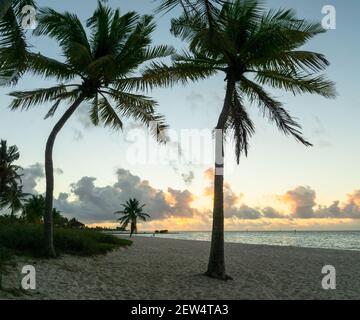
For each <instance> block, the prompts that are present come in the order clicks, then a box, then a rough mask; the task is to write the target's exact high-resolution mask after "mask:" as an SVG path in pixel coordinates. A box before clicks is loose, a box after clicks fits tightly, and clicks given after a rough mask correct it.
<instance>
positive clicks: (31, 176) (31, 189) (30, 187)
mask: <svg viewBox="0 0 360 320" xmlns="http://www.w3.org/2000/svg"><path fill="white" fill-rule="evenodd" d="M22 173H23V176H22V177H21V180H22V185H23V192H25V193H30V194H38V191H37V190H36V187H37V185H38V184H39V182H40V180H41V179H44V178H45V168H44V165H43V164H41V163H35V164H33V165H31V166H29V167H26V168H25V169H24V170H23V172H22ZM54 173H55V174H56V175H62V174H63V173H64V171H63V170H62V169H60V168H55V169H54Z"/></svg>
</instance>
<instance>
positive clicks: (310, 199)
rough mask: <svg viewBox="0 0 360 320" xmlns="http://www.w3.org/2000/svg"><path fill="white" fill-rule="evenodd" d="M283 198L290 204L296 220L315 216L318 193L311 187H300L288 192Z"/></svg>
mask: <svg viewBox="0 0 360 320" xmlns="http://www.w3.org/2000/svg"><path fill="white" fill-rule="evenodd" d="M282 198H283V200H284V201H285V202H286V203H288V204H290V206H291V209H292V215H293V217H294V218H300V219H307V218H312V217H313V216H314V209H313V208H314V207H315V205H316V202H315V199H316V192H315V191H314V190H312V189H311V188H310V187H304V186H298V187H296V188H295V189H294V190H289V191H288V192H286V193H285V194H284V195H283V197H282Z"/></svg>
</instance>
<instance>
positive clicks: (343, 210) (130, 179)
mask: <svg viewBox="0 0 360 320" xmlns="http://www.w3.org/2000/svg"><path fill="white" fill-rule="evenodd" d="M56 173H57V174H61V173H62V171H61V170H60V169H57V170H56ZM204 176H205V178H206V179H207V181H208V185H207V186H206V187H205V188H204V194H205V196H207V198H208V199H209V198H210V199H212V198H213V180H214V171H213V169H211V168H210V169H207V170H206V171H205V172H204ZM43 178H44V167H43V165H42V164H40V163H36V164H34V165H32V166H29V167H27V168H25V169H24V176H23V184H24V192H28V193H33V194H36V193H37V191H36V187H37V184H38V183H39V181H40V180H41V179H43ZM188 178H189V179H192V178H193V177H191V174H189V177H188ZM96 180H97V179H96V178H95V177H88V176H85V177H82V178H81V179H79V181H77V182H75V183H73V184H71V191H70V192H69V193H61V194H60V195H59V196H58V198H57V199H54V206H55V207H56V208H57V209H58V210H60V211H62V212H63V213H64V214H65V215H67V216H69V217H73V216H74V217H76V218H78V219H80V220H81V221H83V222H85V223H89V224H90V223H102V222H104V221H113V222H115V220H116V217H115V216H114V214H113V212H115V211H117V210H119V209H121V208H122V206H121V204H122V203H125V202H126V201H127V200H128V199H129V198H130V197H131V198H137V199H139V201H140V202H141V203H144V204H146V206H145V211H146V212H147V213H149V214H150V215H151V221H152V224H151V225H154V226H155V225H163V224H164V221H173V222H175V221H178V224H177V225H178V228H181V226H183V225H184V226H185V225H186V224H191V222H192V221H193V222H194V223H195V225H196V226H199V227H201V228H203V227H204V226H205V225H206V224H207V225H208V226H209V227H210V226H211V215H212V212H211V210H209V209H201V210H200V209H197V208H194V207H193V206H192V204H193V202H194V201H195V199H196V196H195V195H194V194H193V193H192V192H190V191H189V190H187V189H184V190H177V189H174V188H171V187H168V188H166V189H165V190H160V189H157V188H154V187H153V186H152V185H151V184H150V182H149V181H147V180H142V179H141V178H140V177H139V176H137V175H134V174H132V173H131V172H130V171H128V170H125V169H118V170H117V172H116V179H115V181H114V183H113V184H110V185H106V186H97V185H96ZM243 198H244V197H243V194H242V193H237V192H235V191H234V190H233V189H232V188H231V186H230V184H229V183H226V182H225V183H224V215H225V218H226V220H227V221H238V222H239V221H245V222H244V223H247V222H246V221H249V223H250V222H251V221H253V222H254V223H255V221H256V220H260V221H263V223H265V222H266V221H268V222H266V223H270V224H271V222H269V221H274V220H276V221H278V223H280V221H283V222H281V223H284V224H285V223H287V224H288V225H291V224H292V223H295V222H294V221H300V220H302V221H303V223H306V221H307V220H308V221H310V220H311V219H313V221H318V220H316V219H320V220H321V219H333V220H334V221H336V219H358V220H360V190H355V191H353V192H352V193H350V194H348V196H347V199H346V200H345V201H344V202H340V201H338V200H336V201H333V203H332V204H331V205H329V206H321V205H318V204H317V203H316V192H315V190H313V189H312V188H310V187H308V186H297V187H296V188H294V189H292V190H289V191H287V192H286V193H285V194H283V195H280V196H278V199H279V200H280V201H281V202H282V203H283V204H287V205H288V206H289V208H290V210H289V212H285V213H283V212H279V211H278V210H277V209H275V208H274V207H270V206H267V207H258V206H257V207H252V206H250V205H249V204H247V203H245V202H244V199H243ZM180 221H181V222H180ZM260 221H259V224H257V225H259V226H260V225H263V224H262V223H261V224H260ZM327 221H329V220H327Z"/></svg>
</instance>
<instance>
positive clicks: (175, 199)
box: [54, 169, 197, 223]
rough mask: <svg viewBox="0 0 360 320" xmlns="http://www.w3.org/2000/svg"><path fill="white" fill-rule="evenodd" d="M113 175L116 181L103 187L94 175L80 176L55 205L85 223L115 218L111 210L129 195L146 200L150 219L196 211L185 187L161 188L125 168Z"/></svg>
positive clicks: (183, 214)
mask: <svg viewBox="0 0 360 320" xmlns="http://www.w3.org/2000/svg"><path fill="white" fill-rule="evenodd" d="M116 175H117V181H116V182H115V183H114V184H113V185H108V186H105V187H97V186H96V185H95V181H96V178H94V177H83V178H81V179H80V180H79V181H78V182H76V183H74V184H72V190H71V193H70V194H64V193H62V194H60V196H59V197H58V199H55V201H54V206H55V207H56V208H57V209H58V210H60V211H62V212H64V213H65V214H67V215H71V216H75V217H77V218H79V219H81V220H82V221H84V222H86V223H91V222H96V221H105V220H115V216H114V214H113V212H115V211H116V210H119V209H121V208H122V206H121V204H122V203H124V202H125V201H126V200H128V199H129V198H137V199H138V200H139V201H140V202H141V203H144V204H146V206H145V208H144V210H145V211H146V212H147V213H149V214H150V216H151V218H152V219H153V220H162V219H166V218H169V217H187V218H189V217H192V216H193V215H194V214H195V213H197V210H196V209H194V208H192V207H191V203H192V202H193V200H194V195H193V194H192V193H191V192H190V191H188V190H176V189H172V188H168V190H167V191H166V192H164V191H162V190H158V189H155V188H154V187H152V186H151V185H150V183H149V181H146V180H141V179H140V177H138V176H136V175H133V174H132V173H131V172H130V171H128V170H124V169H118V170H117V173H116Z"/></svg>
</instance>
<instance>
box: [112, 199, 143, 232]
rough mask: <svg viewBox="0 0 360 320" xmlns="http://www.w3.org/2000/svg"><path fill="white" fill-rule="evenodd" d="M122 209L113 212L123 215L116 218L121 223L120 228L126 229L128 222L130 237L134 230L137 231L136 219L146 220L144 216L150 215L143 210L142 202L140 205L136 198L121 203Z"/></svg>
mask: <svg viewBox="0 0 360 320" xmlns="http://www.w3.org/2000/svg"><path fill="white" fill-rule="evenodd" d="M122 206H123V207H124V210H122V211H116V212H114V214H122V215H123V216H122V217H120V218H119V219H117V221H119V222H120V223H121V228H123V229H126V227H127V226H128V225H129V223H130V237H131V236H132V234H133V233H134V232H135V233H137V219H141V220H143V221H146V218H150V216H149V215H148V214H147V213H145V212H143V208H144V206H145V205H144V204H143V205H142V206H140V202H139V200H137V199H135V198H134V199H131V198H130V199H129V200H128V201H126V203H125V204H122Z"/></svg>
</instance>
